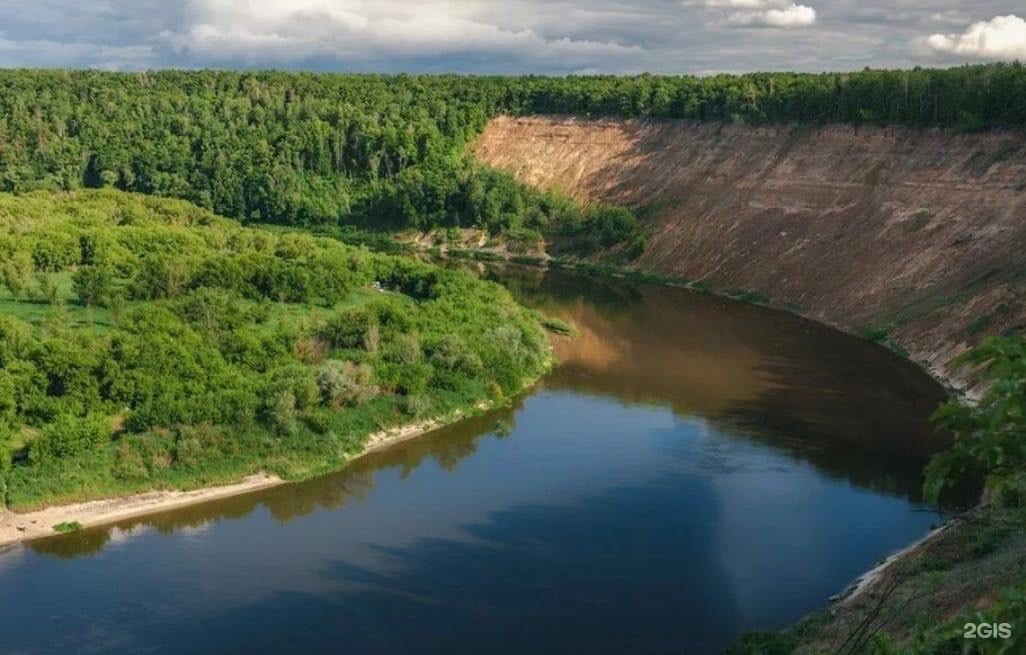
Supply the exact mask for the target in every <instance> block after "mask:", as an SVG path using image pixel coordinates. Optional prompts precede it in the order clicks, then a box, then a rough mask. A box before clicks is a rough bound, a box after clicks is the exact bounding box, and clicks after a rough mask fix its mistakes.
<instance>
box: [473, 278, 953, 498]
mask: <svg viewBox="0 0 1026 655" xmlns="http://www.w3.org/2000/svg"><path fill="white" fill-rule="evenodd" d="M486 274H487V275H489V276H490V277H493V278H494V279H497V280H502V281H503V282H505V283H506V284H507V286H509V287H510V288H511V289H512V290H513V291H514V292H515V294H516V295H517V296H518V297H519V298H520V299H521V300H522V301H523V302H525V303H527V304H529V305H531V306H532V307H536V308H538V309H539V310H541V311H542V312H544V313H546V314H548V315H553V316H558V317H560V318H563V319H565V320H569V321H571V322H573V323H574V324H575V325H576V326H577V327H578V330H579V331H580V336H579V337H578V338H575V339H568V338H557V339H554V343H555V349H556V352H557V355H558V356H559V359H560V361H561V362H563V365H562V366H561V367H560V369H559V370H558V371H557V372H556V374H554V375H553V376H552V377H551V378H550V379H549V380H548V381H547V385H548V386H550V387H563V388H570V389H574V390H578V391H580V390H587V391H588V392H591V393H601V394H605V395H609V396H612V397H616V398H620V399H631V400H633V401H636V402H651V403H657V404H666V405H669V406H670V407H672V408H673V410H674V411H675V412H676V413H678V414H681V415H690V414H698V415H701V416H704V417H706V418H708V419H709V420H711V421H713V422H716V423H717V424H719V425H722V426H723V427H724V428H725V429H728V430H730V431H732V432H744V433H745V434H748V435H749V436H751V437H752V438H755V439H761V440H765V441H767V442H768V443H772V444H774V445H776V446H778V447H780V448H786V449H790V450H792V451H793V452H794V453H795V454H796V455H798V456H800V457H805V458H808V459H809V460H810V461H812V462H814V463H815V464H816V465H817V466H819V467H821V468H822V469H823V470H825V471H828V472H830V473H831V474H835V475H843V476H846V477H848V478H849V479H851V480H852V481H853V482H855V483H857V484H860V485H864V486H872V487H874V488H877V489H880V490H884V491H890V492H894V493H901V494H905V495H908V496H909V497H912V498H918V497H919V493H920V488H921V484H922V479H921V471H922V466H923V461H924V460H925V459H926V458H928V457H929V455H931V454H932V453H935V452H937V451H938V450H941V449H943V448H945V447H946V445H947V443H948V440H947V437H946V436H945V435H942V434H939V433H937V432H935V431H934V430H932V429H931V427H930V425H929V422H928V421H927V420H926V419H927V417H929V415H930V413H931V412H932V411H933V410H934V409H935V408H936V407H937V405H938V403H939V402H941V400H942V399H943V398H944V391H943V389H942V388H941V386H940V385H939V384H937V383H936V382H934V381H933V380H931V379H930V378H929V377H927V376H926V375H925V374H923V372H922V371H920V370H919V369H918V368H917V367H915V366H914V365H912V364H911V363H909V362H908V361H906V360H904V359H902V358H900V357H898V356H896V355H894V354H893V353H891V352H889V351H887V350H886V349H884V348H882V347H880V346H878V345H875V344H871V343H866V342H863V341H860V340H857V339H853V338H850V337H848V336H846V335H843V334H841V333H839V332H837V331H835V330H831V329H829V328H825V327H823V326H821V325H818V324H815V323H813V322H811V321H807V320H805V319H802V318H800V317H796V316H793V315H790V314H787V313H784V312H778V311H771V310H766V309H763V308H758V307H753V306H751V305H746V304H742V303H738V302H733V301H730V300H726V299H723V298H719V297H716V296H711V295H703V294H698V293H694V292H690V291H686V290H683V289H673V288H670V289H668V288H665V287H660V286H654V285H632V284H627V283H618V282H610V281H608V280H605V281H603V280H595V279H594V278H591V277H587V276H583V275H579V274H573V273H553V272H545V271H542V270H540V269H529V268H523V267H508V268H505V269H504V270H501V272H500V271H496V270H487V271H486Z"/></svg>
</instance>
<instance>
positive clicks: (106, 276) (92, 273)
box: [71, 266, 113, 307]
mask: <svg viewBox="0 0 1026 655" xmlns="http://www.w3.org/2000/svg"><path fill="white" fill-rule="evenodd" d="M112 282H113V276H112V275H111V272H110V270H109V269H107V268H106V267H104V266H83V267H82V268H80V269H78V270H77V271H75V274H74V275H73V276H72V277H71V283H72V286H73V288H74V289H75V294H76V295H77V296H78V298H79V300H81V301H82V303H83V304H84V305H85V306H86V307H94V306H96V305H100V306H104V305H106V304H107V302H108V300H109V298H110V293H111V286H112Z"/></svg>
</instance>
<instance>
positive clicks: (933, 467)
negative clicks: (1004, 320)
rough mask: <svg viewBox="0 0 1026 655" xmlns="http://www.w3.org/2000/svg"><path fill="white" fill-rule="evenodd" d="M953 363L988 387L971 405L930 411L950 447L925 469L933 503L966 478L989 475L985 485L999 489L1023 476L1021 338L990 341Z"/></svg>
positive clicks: (1025, 434)
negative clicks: (951, 439) (975, 372)
mask: <svg viewBox="0 0 1026 655" xmlns="http://www.w3.org/2000/svg"><path fill="white" fill-rule="evenodd" d="M958 363H959V364H960V365H962V366H974V367H978V368H980V369H981V370H982V373H983V375H984V377H985V379H986V380H987V381H988V382H989V384H990V386H989V388H988V389H987V391H986V393H985V394H984V396H983V398H982V399H981V400H980V402H979V403H977V404H975V405H971V404H967V403H964V402H961V401H958V400H952V401H950V402H947V403H945V404H943V405H941V407H940V408H939V409H938V410H937V411H936V412H935V413H934V416H933V421H934V422H935V423H936V424H937V426H939V427H941V428H943V429H946V430H949V431H951V432H952V433H953V434H954V435H955V445H954V446H953V447H952V448H951V450H949V451H947V452H944V453H940V454H938V455H935V456H934V457H933V459H932V460H931V461H930V463H929V465H928V466H927V468H926V483H925V486H924V492H925V495H926V497H927V499H928V500H931V501H932V502H936V501H937V500H938V498H939V496H940V494H941V492H942V491H943V490H944V489H945V488H946V487H948V486H950V485H952V484H954V483H955V482H957V481H959V480H960V479H962V478H964V477H966V476H968V475H986V476H989V480H988V484H989V486H991V488H993V489H998V488H1000V487H1001V486H1002V485H1003V484H1004V483H1006V482H1008V481H1009V480H1010V479H1014V478H1015V477H1016V476H1021V475H1023V474H1024V473H1026V339H1024V338H1022V337H991V338H989V339H987V340H986V341H984V343H983V344H981V345H980V346H978V347H977V348H975V349H973V350H970V351H969V352H968V353H966V354H965V355H962V356H961V357H960V358H959V359H958Z"/></svg>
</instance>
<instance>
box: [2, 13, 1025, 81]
mask: <svg viewBox="0 0 1026 655" xmlns="http://www.w3.org/2000/svg"><path fill="white" fill-rule="evenodd" d="M1014 59H1022V60H1024V61H1026V0H794V1H792V0H502V1H500V0H178V1H175V0H93V1H91V2H83V1H82V0H0V67H12V66H31V67H57V66H63V67H76V68H84V67H93V68H106V69H125V70H136V69H150V68H165V67H188V68H196V67H214V68H254V67H274V68H293V69H308V70H338V71H385V72H394V71H410V72H422V71H424V72H442V71H454V72H467V73H551V74H560V73H575V72H576V73H594V72H609V73H632V72H642V71H651V72H662V73H699V74H706V73H711V72H720V71H728V72H736V71H750V70H780V69H789V70H806V71H818V70H842V69H857V68H863V67H865V66H892V67H893V66H909V65H914V64H920V65H924V66H930V65H952V64H959V63H963V62H978V61H994V60H1005V61H1010V60H1014Z"/></svg>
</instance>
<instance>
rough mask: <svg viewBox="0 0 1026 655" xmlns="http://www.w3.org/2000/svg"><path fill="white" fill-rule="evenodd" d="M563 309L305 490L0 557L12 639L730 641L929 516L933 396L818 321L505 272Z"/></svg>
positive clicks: (383, 648)
mask: <svg viewBox="0 0 1026 655" xmlns="http://www.w3.org/2000/svg"><path fill="white" fill-rule="evenodd" d="M502 279H503V280H504V281H505V282H506V283H507V284H508V285H509V286H510V288H511V289H512V290H513V291H514V293H516V294H517V295H518V297H520V298H521V299H522V300H523V301H524V302H525V303H527V304H530V305H532V306H535V307H538V308H539V309H541V310H542V311H544V312H546V313H548V314H552V315H558V316H561V317H563V318H566V319H568V320H572V321H573V322H574V323H575V324H576V325H577V326H578V328H579V330H580V333H581V334H580V336H579V337H577V338H576V339H572V340H571V339H565V338H556V339H555V348H556V351H557V354H558V355H559V357H560V359H561V361H562V362H563V364H562V365H561V366H560V367H559V368H558V369H556V370H555V371H554V372H553V373H552V374H550V375H549V376H548V377H547V378H545V380H543V381H542V382H541V383H540V384H538V385H537V387H536V388H534V389H533V390H532V391H531V392H529V393H528V394H525V395H524V396H523V397H521V398H520V399H518V400H517V402H516V403H515V404H514V406H513V407H511V408H508V409H504V410H499V411H495V412H491V413H489V414H487V415H484V416H481V417H477V418H474V419H472V420H469V421H466V422H463V423H461V424H459V425H456V426H452V427H449V428H445V429H442V430H438V431H436V432H434V433H432V434H430V435H427V436H425V437H423V438H421V439H418V440H415V441H412V442H408V443H405V444H402V445H399V446H397V447H395V448H393V449H390V450H388V451H384V452H380V453H376V454H373V455H371V456H368V457H365V458H363V459H361V460H359V461H357V462H355V463H354V464H353V465H352V466H351V467H350V468H349V469H348V470H346V471H344V472H342V473H338V474H335V475H331V476H327V477H324V478H320V479H317V480H313V481H311V482H308V483H303V484H297V485H288V486H284V487H279V488H275V489H272V490H268V491H264V492H259V493H256V494H251V495H248V496H241V497H236V498H232V499H228V500H224V501H219V502H215V503H211V504H208V505H203V506H198V507H192V508H186V509H183V510H178V511H174V512H168V513H165V514H161V515H155V516H152V517H147V518H146V519H143V520H136V521H129V522H126V523H123V524H120V525H118V526H115V527H112V528H104V529H94V530H88V531H85V532H82V533H79V534H74V535H66V536H62V537H56V538H52V539H47V540H42V541H37V542H33V543H30V544H28V545H27V546H16V547H13V548H10V549H8V550H6V551H5V552H2V553H0V589H3V594H2V595H0V628H2V630H0V651H2V652H10V653H21V652H25V653H51V652H53V653H56V652H83V653H89V652H94V653H145V652H153V653H193V652H195V653H277V652H289V651H296V652H306V653H338V652H348V653H393V652H394V653H481V652H490V653H525V652H529V653H566V652H589V653H698V654H701V653H716V652H719V651H721V650H722V649H723V647H724V646H725V645H726V644H728V643H729V641H730V640H731V639H732V638H733V637H734V636H736V635H737V634H738V633H740V632H742V631H744V630H752V629H773V628H780V627H783V626H785V625H787V624H789V623H790V622H792V621H794V620H796V619H797V618H799V617H801V616H802V615H803V614H805V613H806V612H808V611H810V610H812V609H815V608H817V607H819V606H821V605H822V604H823V603H824V602H825V601H826V600H827V598H828V597H829V596H830V595H831V594H834V593H836V592H838V591H839V590H841V589H842V588H843V587H844V586H845V585H846V584H847V583H848V582H849V581H851V579H852V578H854V577H855V576H856V575H858V574H859V573H860V572H862V571H863V570H865V569H866V568H868V567H870V566H872V564H873V563H874V562H876V561H877V560H878V559H880V558H881V557H882V556H884V555H886V554H887V553H889V552H891V551H893V550H895V549H898V548H900V547H902V546H904V545H905V544H907V543H909V542H910V541H912V540H914V539H916V538H918V537H920V536H922V535H923V534H924V533H925V532H926V531H927V530H928V529H929V526H930V525H931V524H932V523H936V522H937V521H938V517H937V515H936V514H935V513H934V512H933V511H931V510H930V509H929V508H926V507H924V506H922V505H921V503H920V502H919V492H918V490H919V487H920V484H921V478H920V470H921V467H922V465H923V463H924V461H925V459H926V458H927V457H928V456H929V454H930V453H931V452H933V451H935V450H936V449H938V448H940V447H942V446H943V439H942V438H941V437H939V436H937V435H934V434H932V433H931V431H930V429H929V427H928V424H927V422H926V417H927V416H928V415H929V413H930V411H931V410H932V409H933V407H934V406H935V405H936V402H937V401H938V400H939V399H940V398H941V396H942V391H941V389H940V388H939V387H938V386H937V385H936V384H934V383H933V382H932V381H931V380H929V379H928V378H927V377H926V376H924V375H923V374H922V373H921V372H920V371H918V370H917V369H915V368H914V367H913V366H911V365H909V364H908V363H906V362H904V361H902V360H901V359H900V358H898V357H896V356H894V355H892V354H891V353H889V352H887V351H885V350H883V349H881V348H878V347H876V346H872V345H870V344H866V343H863V342H860V341H857V340H854V339H851V338H848V337H846V336H844V335H841V334H839V333H837V332H835V331H832V330H829V329H826V328H823V327H820V326H817V325H814V324H812V323H810V322H807V321H804V320H801V319H798V318H795V317H792V316H789V315H786V314H782V313H778V312H771V311H767V310H763V309H759V308H755V307H751V306H747V305H743V304H739V303H734V302H730V301H726V300H722V299H718V298H713V297H709V296H703V295H699V294H694V293H690V292H687V291H683V290H678V289H668V288H662V287H655V286H644V285H632V284H627V283H614V282H609V281H603V280H596V279H590V278H585V277H581V276H577V275H572V274H565V273H541V272H539V271H515V272H505V273H503V274H502Z"/></svg>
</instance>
